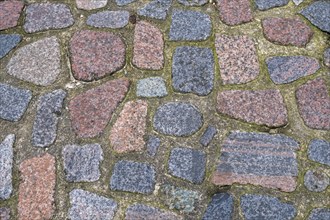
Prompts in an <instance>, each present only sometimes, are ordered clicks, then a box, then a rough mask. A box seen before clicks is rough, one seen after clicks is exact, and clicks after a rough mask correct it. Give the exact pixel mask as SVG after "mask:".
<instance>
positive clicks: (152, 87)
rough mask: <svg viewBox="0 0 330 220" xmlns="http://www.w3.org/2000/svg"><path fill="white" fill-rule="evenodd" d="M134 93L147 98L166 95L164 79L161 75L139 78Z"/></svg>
mask: <svg viewBox="0 0 330 220" xmlns="http://www.w3.org/2000/svg"><path fill="white" fill-rule="evenodd" d="M136 95H137V96H139V97H147V98H151V97H164V96H167V89H166V85H165V80H164V79H163V78H161V77H149V78H145V79H141V80H139V81H138V82H137V88H136Z"/></svg>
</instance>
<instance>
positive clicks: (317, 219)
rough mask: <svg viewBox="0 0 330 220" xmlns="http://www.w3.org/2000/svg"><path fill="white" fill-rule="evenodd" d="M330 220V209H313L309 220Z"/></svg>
mask: <svg viewBox="0 0 330 220" xmlns="http://www.w3.org/2000/svg"><path fill="white" fill-rule="evenodd" d="M328 219H330V209H327V208H316V209H313V210H312V212H311V214H310V215H309V217H308V220H328Z"/></svg>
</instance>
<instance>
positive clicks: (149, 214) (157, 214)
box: [125, 204, 182, 220]
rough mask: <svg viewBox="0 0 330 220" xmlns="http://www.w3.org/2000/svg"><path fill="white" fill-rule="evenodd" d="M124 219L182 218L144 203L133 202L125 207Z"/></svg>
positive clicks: (168, 219)
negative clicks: (133, 203)
mask: <svg viewBox="0 0 330 220" xmlns="http://www.w3.org/2000/svg"><path fill="white" fill-rule="evenodd" d="M125 215H126V216H125V220H156V219H157V220H161V219H164V220H177V219H182V218H181V217H179V216H178V215H176V214H175V213H172V212H169V211H165V210H161V209H158V208H155V207H152V206H147V205H144V204H135V205H131V206H129V207H128V208H127V210H126V214H125Z"/></svg>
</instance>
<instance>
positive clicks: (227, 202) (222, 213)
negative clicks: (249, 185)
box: [202, 193, 234, 220]
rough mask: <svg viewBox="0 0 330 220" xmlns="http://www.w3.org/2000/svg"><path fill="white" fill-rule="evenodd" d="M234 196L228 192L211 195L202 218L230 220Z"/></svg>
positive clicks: (207, 219)
mask: <svg viewBox="0 0 330 220" xmlns="http://www.w3.org/2000/svg"><path fill="white" fill-rule="evenodd" d="M233 214H234V198H233V196H232V195H230V194H229V193H217V194H215V195H214V196H212V200H211V202H210V203H209V204H208V206H207V209H206V211H205V213H204V216H203V219H202V220H232V219H233Z"/></svg>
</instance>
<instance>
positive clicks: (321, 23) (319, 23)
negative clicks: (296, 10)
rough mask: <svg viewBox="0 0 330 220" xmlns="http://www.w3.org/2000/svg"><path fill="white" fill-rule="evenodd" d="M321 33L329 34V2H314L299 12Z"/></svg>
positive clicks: (325, 0) (326, 0)
mask: <svg viewBox="0 0 330 220" xmlns="http://www.w3.org/2000/svg"><path fill="white" fill-rule="evenodd" d="M300 13H301V14H302V15H303V16H305V17H306V18H307V19H308V20H309V21H310V22H311V23H312V24H314V25H315V26H316V27H318V28H320V29H321V30H322V31H326V32H328V33H330V1H328V0H324V1H316V2H313V3H312V4H310V5H309V6H308V7H306V8H304V9H303V10H302V11H301V12H300Z"/></svg>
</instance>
